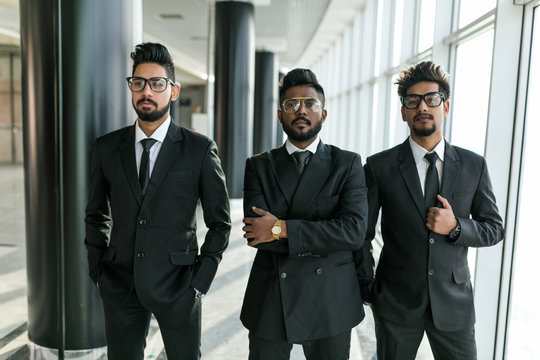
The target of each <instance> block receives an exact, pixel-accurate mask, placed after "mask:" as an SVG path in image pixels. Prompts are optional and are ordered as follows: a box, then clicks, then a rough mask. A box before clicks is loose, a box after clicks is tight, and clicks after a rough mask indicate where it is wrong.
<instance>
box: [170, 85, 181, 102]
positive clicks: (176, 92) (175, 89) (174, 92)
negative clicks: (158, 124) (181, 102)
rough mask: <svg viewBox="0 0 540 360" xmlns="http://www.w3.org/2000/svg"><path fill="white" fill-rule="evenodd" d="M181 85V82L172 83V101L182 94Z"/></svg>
mask: <svg viewBox="0 0 540 360" xmlns="http://www.w3.org/2000/svg"><path fill="white" fill-rule="evenodd" d="M180 87H181V85H180V84H179V83H174V85H171V101H175V100H176V99H178V97H179V96H180Z"/></svg>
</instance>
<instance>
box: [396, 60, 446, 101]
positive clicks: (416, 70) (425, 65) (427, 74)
mask: <svg viewBox="0 0 540 360" xmlns="http://www.w3.org/2000/svg"><path fill="white" fill-rule="evenodd" d="M448 79H449V76H448V74H447V73H446V72H445V71H444V69H443V68H442V66H441V65H436V64H435V63H434V62H433V61H423V62H420V63H418V64H416V65H411V66H409V67H408V68H407V69H405V70H403V71H401V73H400V74H399V77H398V78H397V81H396V84H397V85H398V95H399V96H401V97H403V96H406V95H407V89H408V88H410V87H411V86H413V85H414V84H416V83H419V82H421V81H432V82H436V83H437V84H439V91H441V92H442V93H443V94H444V99H445V100H448V99H449V98H450V84H449V80H448Z"/></svg>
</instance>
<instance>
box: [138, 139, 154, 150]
mask: <svg viewBox="0 0 540 360" xmlns="http://www.w3.org/2000/svg"><path fill="white" fill-rule="evenodd" d="M156 141H157V140H156V139H152V138H148V139H143V140H141V144H142V146H143V148H144V150H146V151H149V150H150V148H152V146H154V144H155V143H156Z"/></svg>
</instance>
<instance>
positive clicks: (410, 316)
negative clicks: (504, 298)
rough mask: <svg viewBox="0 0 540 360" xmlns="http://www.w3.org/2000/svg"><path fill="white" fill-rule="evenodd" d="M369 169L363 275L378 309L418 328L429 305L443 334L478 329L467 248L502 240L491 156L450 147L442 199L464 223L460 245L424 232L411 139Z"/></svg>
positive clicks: (374, 161) (366, 289) (376, 157)
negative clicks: (378, 241) (375, 249)
mask: <svg viewBox="0 0 540 360" xmlns="http://www.w3.org/2000/svg"><path fill="white" fill-rule="evenodd" d="M364 169H365V172H366V181H367V185H368V199H369V221H368V230H367V234H366V242H365V243H364V246H363V252H362V256H361V257H362V258H363V260H362V261H361V262H360V266H359V274H360V280H361V283H362V285H363V286H362V290H363V294H364V296H365V297H366V298H367V299H366V300H367V301H369V302H371V303H372V304H373V311H374V312H375V313H376V314H377V315H379V316H381V317H383V318H385V319H389V320H393V321H395V322H399V323H401V324H411V325H413V324H417V323H418V322H419V321H420V320H421V319H422V318H423V316H424V315H425V313H426V311H427V310H428V308H430V309H431V313H432V316H433V322H434V324H435V326H436V327H437V328H438V329H440V330H443V331H455V330H460V329H464V328H467V327H470V326H472V325H473V324H474V322H475V315H474V304H473V289H472V285H471V281H470V272H469V266H468V263H467V252H468V249H469V247H483V246H490V245H494V244H496V243H498V242H499V241H501V240H502V238H503V236H504V230H503V226H502V219H501V217H500V216H499V213H498V209H497V205H496V203H495V196H494V194H493V189H492V185H491V180H490V178H489V175H488V170H487V166H486V161H485V159H484V158H483V157H481V156H480V155H478V154H475V153H473V152H471V151H468V150H465V149H462V148H459V147H456V146H452V145H450V144H449V143H445V153H444V165H443V175H442V182H441V187H440V195H441V196H442V197H444V198H446V199H447V200H448V202H449V203H450V205H451V207H452V210H453V212H454V215H455V216H456V218H457V219H458V221H459V223H460V225H461V233H460V235H459V237H458V238H457V240H456V241H452V240H450V238H449V236H448V235H441V234H436V233H433V232H430V231H429V230H428V229H427V228H426V225H425V224H426V209H425V208H424V196H423V193H422V189H421V186H420V180H419V177H418V171H417V167H416V163H415V161H414V157H413V154H412V151H411V147H410V144H409V140H408V139H407V140H406V141H405V142H404V143H402V144H401V145H398V146H396V147H394V148H392V149H390V150H387V151H383V152H381V153H378V154H376V155H373V156H371V157H369V158H368V159H367V162H366V165H365V167H364ZM381 208H382V211H381V231H382V237H383V242H384V245H383V248H382V252H381V254H380V259H379V263H378V266H377V271H376V277H375V278H374V274H373V265H374V261H373V257H372V255H371V253H370V248H371V240H373V238H374V236H375V227H376V224H377V218H378V216H379V210H380V209H381ZM428 306H429V307H428ZM420 326H422V325H420Z"/></svg>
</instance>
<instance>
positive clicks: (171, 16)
mask: <svg viewBox="0 0 540 360" xmlns="http://www.w3.org/2000/svg"><path fill="white" fill-rule="evenodd" d="M159 16H160V17H161V18H162V19H166V20H182V19H183V18H184V16H183V15H182V14H159Z"/></svg>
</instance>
